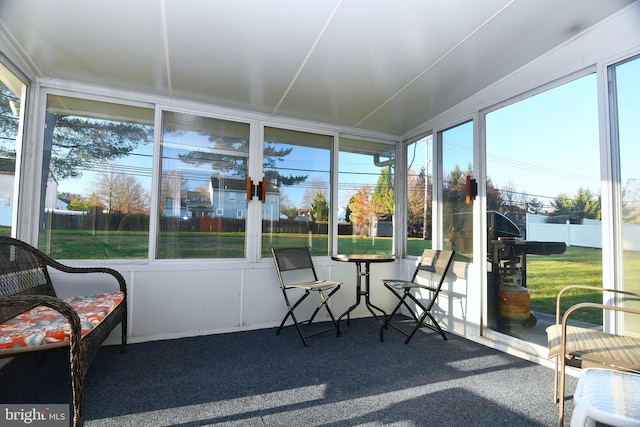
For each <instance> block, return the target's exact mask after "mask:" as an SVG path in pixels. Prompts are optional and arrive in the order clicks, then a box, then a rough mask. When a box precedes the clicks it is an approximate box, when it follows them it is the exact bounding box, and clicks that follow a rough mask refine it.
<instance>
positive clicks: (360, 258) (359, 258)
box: [331, 254, 396, 262]
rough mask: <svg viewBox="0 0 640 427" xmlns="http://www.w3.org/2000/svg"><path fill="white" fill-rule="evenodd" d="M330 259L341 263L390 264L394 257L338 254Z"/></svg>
mask: <svg viewBox="0 0 640 427" xmlns="http://www.w3.org/2000/svg"><path fill="white" fill-rule="evenodd" d="M331 259H332V260H334V261H342V262H392V261H395V259H396V257H395V256H393V255H384V254H340V255H335V256H332V257H331Z"/></svg>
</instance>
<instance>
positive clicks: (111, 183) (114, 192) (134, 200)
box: [38, 95, 154, 259]
mask: <svg viewBox="0 0 640 427" xmlns="http://www.w3.org/2000/svg"><path fill="white" fill-rule="evenodd" d="M153 114H154V113H153V109H150V108H141V107H133V106H127V105H121V104H114V103H108V102H98V101H90V100H86V99H78V98H71V97H64V96H55V95H49V96H48V97H47V110H46V122H45V124H46V127H45V132H44V142H43V144H44V152H43V163H42V171H43V172H42V178H41V183H42V184H41V194H40V224H39V225H40V227H39V229H40V237H39V239H38V246H39V248H40V249H42V250H44V251H46V252H47V253H49V254H51V255H52V256H54V257H55V258H62V259H112V258H147V256H148V247H149V208H150V206H149V204H150V194H151V164H152V154H153V150H152V145H153V144H152V141H153Z"/></svg>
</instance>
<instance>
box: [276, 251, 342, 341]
mask: <svg viewBox="0 0 640 427" xmlns="http://www.w3.org/2000/svg"><path fill="white" fill-rule="evenodd" d="M271 252H272V253H273V260H274V261H275V264H276V272H277V273H278V280H279V282H280V289H281V290H282V295H283V296H284V301H285V303H286V304H287V314H286V315H285V316H284V319H282V323H280V327H279V328H278V330H277V331H276V334H280V331H281V330H282V329H283V328H284V327H285V323H286V322H287V320H288V319H289V317H291V320H292V321H293V325H295V327H296V329H297V330H298V334H300V338H301V339H302V342H303V343H304V346H305V347H307V346H308V343H307V339H306V338H311V337H313V336H316V335H320V334H323V333H326V332H329V331H333V330H335V331H337V330H338V323H337V321H336V318H335V316H334V315H333V313H332V312H331V308H330V307H329V305H328V304H327V302H328V301H329V298H331V296H332V295H333V294H335V293H336V292H337V291H338V289H340V285H342V282H336V281H332V280H318V275H317V274H316V269H315V267H314V266H313V261H312V260H311V253H310V252H309V248H306V247H301V248H279V249H276V248H271ZM300 290H302V291H304V293H303V294H302V296H300V297H299V298H298V299H297V300H296V301H295V303H293V304H291V300H290V297H291V298H292V299H295V298H296V297H297V295H300ZM296 291H297V292H296ZM311 291H314V292H318V295H319V296H320V303H319V304H318V306H317V307H316V309H315V310H314V312H313V314H312V315H311V317H310V318H309V320H305V321H302V322H298V319H297V318H296V315H295V314H294V311H295V310H296V308H298V306H300V304H301V303H302V301H304V300H305V299H306V298H307V297H308V296H309V295H310V294H311ZM326 292H328V294H326ZM294 294H296V295H295V296H294ZM323 307H324V308H325V309H326V310H327V313H328V314H329V317H330V318H331V322H332V323H333V327H332V328H329V329H326V330H322V331H320V332H315V333H311V334H310V335H308V336H306V337H305V335H304V334H303V333H302V328H301V327H300V324H305V323H306V324H307V325H311V323H312V322H313V319H315V317H316V315H317V314H318V312H319V311H320V309H321V308H323ZM289 326H291V325H289Z"/></svg>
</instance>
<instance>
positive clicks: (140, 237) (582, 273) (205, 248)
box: [0, 227, 640, 324]
mask: <svg viewBox="0 0 640 427" xmlns="http://www.w3.org/2000/svg"><path fill="white" fill-rule="evenodd" d="M9 231H10V230H9V229H8V228H6V227H2V228H0V234H1V235H9ZM50 236H51V239H50V240H47V235H45V234H43V235H42V236H41V237H40V247H41V249H44V250H45V251H46V252H48V253H50V254H51V255H52V256H53V257H54V258H57V259H96V260H102V259H147V257H148V253H147V252H148V240H149V235H148V233H144V232H108V233H100V232H95V233H91V232H87V231H60V230H54V231H53V232H52V233H51V234H50ZM244 241H245V234H244V233H202V232H180V233H178V232H175V233H173V232H163V233H161V236H160V239H159V245H158V248H159V255H158V258H160V259H171V258H188V259H196V258H242V257H244V253H245V243H244ZM338 245H339V247H338V252H340V253H361V252H365V253H390V252H391V247H392V240H391V238H384V237H383V238H380V237H378V238H369V237H355V236H339V237H338ZM407 245H408V249H409V253H410V254H416V255H417V254H420V253H421V252H422V250H423V249H424V248H428V247H431V241H428V240H422V239H409V240H408V241H407ZM286 246H310V247H311V248H312V253H313V254H314V255H317V256H324V255H326V254H327V253H328V239H327V236H326V235H309V234H273V235H263V236H262V256H263V257H270V256H271V247H286ZM625 277H626V283H627V284H629V283H636V284H638V285H637V287H636V289H635V291H640V252H625ZM569 284H582V285H591V286H598V287H601V286H602V252H601V250H600V249H592V248H579V247H568V248H567V250H566V252H565V253H563V254H559V255H549V256H543V255H528V256H527V288H528V289H529V291H530V292H531V309H532V310H533V311H538V312H542V313H548V314H555V303H556V296H557V294H558V292H559V291H560V289H562V288H563V287H564V286H567V285H569ZM629 290H633V289H629ZM579 301H591V302H600V301H601V294H600V293H598V292H587V291H584V290H580V291H576V292H574V293H573V294H568V295H567V297H566V298H565V303H564V304H563V309H564V308H566V307H568V306H570V305H572V304H574V303H576V302H579ZM576 318H577V319H580V320H584V321H588V322H591V323H595V324H601V323H602V318H601V312H597V311H593V312H589V311H584V312H583V313H578V314H577V315H576Z"/></svg>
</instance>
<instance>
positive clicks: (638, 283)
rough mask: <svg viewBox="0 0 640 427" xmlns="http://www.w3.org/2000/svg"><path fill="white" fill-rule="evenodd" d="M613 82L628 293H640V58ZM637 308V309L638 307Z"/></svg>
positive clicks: (631, 326) (633, 325)
mask: <svg viewBox="0 0 640 427" xmlns="http://www.w3.org/2000/svg"><path fill="white" fill-rule="evenodd" d="M609 78H610V80H611V82H612V84H611V85H610V88H611V90H612V91H613V92H612V99H613V102H612V103H611V108H612V113H613V114H612V115H611V116H612V118H613V119H612V121H611V122H612V123H611V126H612V127H613V129H614V132H613V133H612V134H613V137H614V138H613V139H615V138H616V137H617V139H618V141H617V142H618V144H619V147H620V178H621V179H620V187H621V190H622V195H621V196H622V203H621V206H622V212H621V217H622V218H621V220H622V249H623V255H622V262H623V272H624V289H625V290H628V291H631V292H640V171H639V170H638V160H637V159H638V158H640V120H639V118H640V57H636V58H634V59H632V60H629V61H626V62H623V63H621V64H617V65H615V66H614V67H611V70H610V72H609ZM614 146H615V144H614ZM631 304H633V303H631ZM635 304H636V305H635V308H637V307H638V303H637V302H636V303H635ZM627 318H628V319H629V321H628V322H625V324H624V327H625V329H626V330H627V331H629V330H631V331H633V332H635V333H640V325H639V324H638V322H637V321H634V317H633V316H632V315H628V317H627ZM635 319H637V316H636V317H635Z"/></svg>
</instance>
